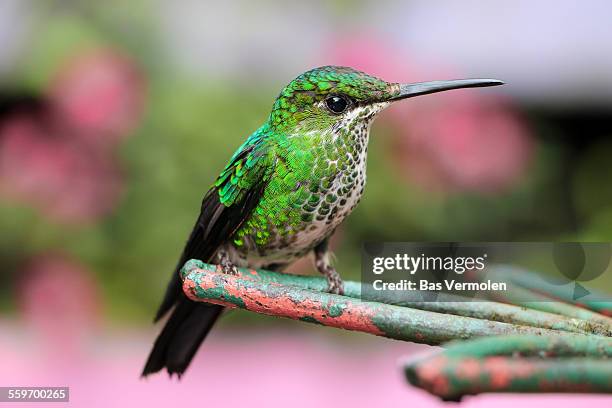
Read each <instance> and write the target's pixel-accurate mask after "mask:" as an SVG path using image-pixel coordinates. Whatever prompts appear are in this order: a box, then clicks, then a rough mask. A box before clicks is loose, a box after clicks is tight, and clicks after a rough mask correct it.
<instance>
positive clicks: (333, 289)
mask: <svg viewBox="0 0 612 408" xmlns="http://www.w3.org/2000/svg"><path fill="white" fill-rule="evenodd" d="M334 272H335V273H334V274H331V275H326V276H325V277H326V278H327V291H328V292H329V293H335V294H336V295H344V284H343V283H342V278H340V274H339V273H338V272H336V270H335V269H334Z"/></svg>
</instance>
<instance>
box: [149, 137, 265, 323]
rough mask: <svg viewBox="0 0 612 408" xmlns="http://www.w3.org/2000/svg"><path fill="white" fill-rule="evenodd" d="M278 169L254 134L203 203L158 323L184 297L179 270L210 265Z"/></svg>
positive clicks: (259, 139) (175, 271) (240, 149)
mask: <svg viewBox="0 0 612 408" xmlns="http://www.w3.org/2000/svg"><path fill="white" fill-rule="evenodd" d="M274 165H275V158H274V152H273V151H272V149H271V148H270V146H269V143H267V139H266V138H265V137H264V136H263V135H261V134H259V133H255V134H253V135H252V136H251V137H250V138H249V139H247V141H246V142H245V143H244V144H243V145H242V146H240V148H239V149H238V151H237V152H236V153H235V154H234V156H233V157H232V158H231V159H230V161H229V162H228V164H227V165H226V166H225V168H224V169H223V171H222V172H221V174H220V175H219V177H218V178H217V180H216V182H215V184H214V185H213V186H212V188H211V189H210V190H209V191H208V192H207V193H206V195H205V196H204V199H203V200H202V206H201V210H200V215H199V217H198V219H197V221H196V223H195V226H194V227H193V230H192V231H191V235H190V236H189V239H188V240H187V244H186V245H185V249H184V250H183V253H182V255H181V257H180V259H179V262H178V264H177V266H176V268H175V270H174V274H173V276H172V278H171V280H170V282H169V283H168V288H167V290H166V294H165V296H164V299H163V301H162V303H161V305H160V307H159V309H158V311H157V314H156V316H155V321H157V320H159V319H160V318H161V317H162V316H164V315H165V314H166V313H167V312H168V310H170V309H171V308H172V306H173V305H174V303H175V302H176V300H177V299H178V298H179V295H180V294H181V291H182V289H181V282H180V278H179V270H180V269H181V268H182V266H183V265H184V264H185V262H187V261H188V260H190V259H200V260H202V261H205V262H210V261H211V257H212V256H213V255H214V253H215V252H216V251H217V249H218V248H219V246H220V245H221V244H223V243H224V242H226V241H229V240H230V239H231V237H232V236H233V235H234V233H235V232H236V231H237V230H238V229H239V228H240V226H241V225H242V224H243V223H244V222H245V221H246V220H247V219H248V218H249V216H250V215H251V213H252V211H253V210H254V209H255V207H256V206H257V204H258V203H259V200H260V198H261V197H262V195H263V192H264V189H265V187H266V185H267V183H268V180H269V177H270V175H271V173H272V170H273V168H274Z"/></svg>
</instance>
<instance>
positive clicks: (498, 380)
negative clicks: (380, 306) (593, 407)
mask: <svg viewBox="0 0 612 408" xmlns="http://www.w3.org/2000/svg"><path fill="white" fill-rule="evenodd" d="M447 347H448V348H447V349H446V350H444V351H443V352H441V353H437V354H436V355H434V356H433V357H428V358H425V359H421V360H418V361H416V362H411V363H408V364H406V365H405V375H406V378H407V380H408V381H409V382H410V383H411V384H413V385H415V386H417V387H420V388H423V389H425V390H426V391H428V392H430V393H432V394H434V395H436V396H438V397H440V398H442V399H444V400H454V401H458V400H460V399H461V398H462V397H463V396H465V395H475V394H480V393H485V392H522V393H525V392H565V393H567V392H572V393H612V364H611V363H610V361H609V360H607V358H608V357H612V340H610V339H605V338H601V337H600V338H598V337H594V336H584V337H583V338H581V339H576V338H574V339H569V340H568V339H564V338H561V337H540V336H494V337H487V338H481V339H474V340H469V341H464V342H453V343H450V344H449V345H447ZM517 353H520V354H521V355H529V356H535V355H538V356H543V357H549V358H533V357H532V358H513V357H507V356H510V355H516V354H517ZM553 356H554V357H565V358H550V357H553ZM577 356H586V358H576V357H577Z"/></svg>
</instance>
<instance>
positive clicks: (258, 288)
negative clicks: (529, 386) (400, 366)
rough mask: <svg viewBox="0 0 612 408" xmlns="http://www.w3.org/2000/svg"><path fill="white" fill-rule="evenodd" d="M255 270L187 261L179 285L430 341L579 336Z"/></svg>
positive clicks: (294, 315)
mask: <svg viewBox="0 0 612 408" xmlns="http://www.w3.org/2000/svg"><path fill="white" fill-rule="evenodd" d="M258 273H259V271H253V270H243V271H242V272H241V273H239V274H238V275H228V274H224V273H220V272H217V270H216V268H215V266H213V265H204V268H199V267H196V265H195V264H194V263H190V264H188V265H186V267H185V268H183V270H182V273H181V276H182V278H183V291H184V292H185V294H186V295H187V296H188V297H189V298H190V299H192V300H194V301H199V302H208V303H215V304H220V305H223V306H228V307H239V308H242V309H246V310H250V311H253V312H256V313H262V314H267V315H274V316H280V317H286V318H290V319H294V320H302V321H306V322H310V323H318V324H322V325H325V326H330V327H336V328H342V329H346V330H356V331H361V332H365V333H370V334H374V335H378V336H384V337H389V338H393V339H398V340H406V341H413V342H416V343H425V344H432V345H438V344H441V343H445V342H447V341H450V340H454V339H468V338H472V337H481V336H490V335H500V334H532V335H540V336H563V337H566V338H568V339H570V338H571V339H573V338H583V337H584V335H581V334H577V333H569V332H564V331H558V330H550V329H543V328H537V327H530V326H522V325H516V324H509V323H502V322H495V321H489V320H482V319H475V318H471V317H464V316H456V315H448V314H442V313H436V312H430V311H425V310H419V309H412V308H408V307H400V306H395V305H388V304H384V303H379V302H367V301H363V300H360V299H357V298H351V297H348V296H340V295H335V294H330V293H325V292H322V291H318V290H311V289H303V288H300V287H299V286H295V285H292V284H291V283H290V280H291V279H294V278H290V277H291V275H285V274H282V276H281V275H280V274H279V276H277V277H276V278H277V279H281V280H287V282H284V281H274V282H271V281H264V280H261V279H253V277H254V276H256V275H257V274H258Z"/></svg>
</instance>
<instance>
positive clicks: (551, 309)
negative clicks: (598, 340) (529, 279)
mask: <svg viewBox="0 0 612 408" xmlns="http://www.w3.org/2000/svg"><path fill="white" fill-rule="evenodd" d="M489 298H490V299H491V300H494V301H500V302H504V303H509V304H513V305H517V306H523V307H526V308H528V309H533V310H539V311H542V312H548V313H554V314H559V315H562V316H567V317H570V318H575V319H581V320H584V321H587V322H592V323H594V324H597V325H598V326H599V327H603V328H604V330H605V331H606V332H609V331H610V330H612V318H610V317H608V316H604V315H602V314H599V313H597V312H594V311H592V310H589V309H585V308H582V307H579V306H576V305H572V304H569V303H564V302H560V301H555V300H552V298H551V297H549V296H546V295H544V294H542V293H539V292H536V291H533V290H531V289H527V288H523V287H518V286H513V287H508V289H507V290H506V291H505V292H503V293H502V292H496V293H491V294H490V297H489ZM524 299H538V300H533V301H525V300H524Z"/></svg>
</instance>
